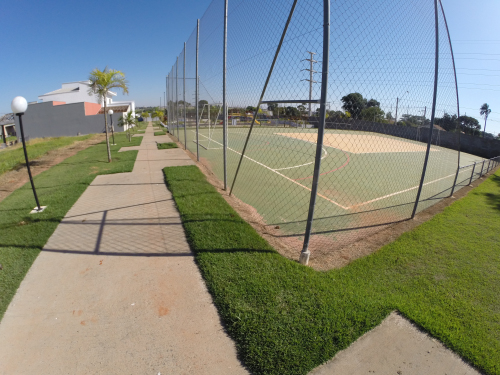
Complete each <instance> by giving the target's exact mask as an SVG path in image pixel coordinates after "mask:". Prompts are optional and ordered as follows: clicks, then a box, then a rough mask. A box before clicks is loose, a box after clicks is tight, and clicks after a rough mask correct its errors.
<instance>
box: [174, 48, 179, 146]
mask: <svg viewBox="0 0 500 375" xmlns="http://www.w3.org/2000/svg"><path fill="white" fill-rule="evenodd" d="M178 90H179V56H177V60H176V61H175V127H176V128H177V140H179V139H180V138H179V91H178Z"/></svg>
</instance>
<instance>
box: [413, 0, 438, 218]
mask: <svg viewBox="0 0 500 375" xmlns="http://www.w3.org/2000/svg"><path fill="white" fill-rule="evenodd" d="M434 22H435V37H436V50H435V56H434V93H433V97H432V113H431V123H430V126H429V140H428V142H427V150H426V152H425V159H424V167H423V169H422V177H421V178H420V185H419V186H418V192H417V197H416V199H415V205H414V206H413V212H412V214H411V218H412V219H413V218H414V217H415V214H416V213H417V208H418V201H419V200H420V194H421V193H422V187H423V186H424V180H425V172H426V170H427V163H428V162H429V152H430V150H431V141H432V132H433V130H434V116H435V114H436V96H437V84H438V72H439V20H438V8H437V0H434Z"/></svg>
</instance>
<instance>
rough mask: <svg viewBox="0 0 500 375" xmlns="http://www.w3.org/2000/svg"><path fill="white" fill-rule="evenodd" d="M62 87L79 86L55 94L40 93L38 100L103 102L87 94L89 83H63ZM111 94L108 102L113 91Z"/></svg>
mask: <svg viewBox="0 0 500 375" xmlns="http://www.w3.org/2000/svg"><path fill="white" fill-rule="evenodd" d="M62 88H63V89H76V88H79V90H78V91H70V92H63V93H56V94H49V95H40V96H39V97H38V100H41V101H42V102H52V101H53V102H65V103H67V104H69V103H81V102H87V103H97V104H101V105H102V104H103V103H99V101H98V99H97V97H96V96H95V95H89V94H88V90H89V85H88V84H85V83H84V82H68V83H63V84H62ZM113 94H114V95H113ZM113 94H109V95H108V104H109V103H110V101H111V100H112V99H111V98H112V97H113V96H116V94H115V93H113Z"/></svg>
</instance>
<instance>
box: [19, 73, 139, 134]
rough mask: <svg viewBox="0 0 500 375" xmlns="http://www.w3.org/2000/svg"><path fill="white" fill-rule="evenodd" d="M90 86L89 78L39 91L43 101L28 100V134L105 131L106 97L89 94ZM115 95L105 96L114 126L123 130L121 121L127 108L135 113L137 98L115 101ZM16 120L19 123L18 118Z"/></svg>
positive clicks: (25, 126) (26, 127)
mask: <svg viewBox="0 0 500 375" xmlns="http://www.w3.org/2000/svg"><path fill="white" fill-rule="evenodd" d="M89 88H90V81H76V82H67V83H63V84H62V87H61V88H60V89H57V90H54V91H51V92H48V93H46V94H43V95H40V96H39V97H38V99H39V101H40V102H38V103H37V102H35V103H28V109H27V110H26V112H25V115H24V117H23V125H24V129H25V134H26V136H29V137H31V138H40V137H61V136H75V135H79V134H81V135H83V134H92V133H101V132H104V131H105V126H104V100H101V101H99V99H98V98H97V97H96V96H95V95H89ZM116 95H117V94H116V93H115V92H109V93H108V95H107V97H106V98H105V100H106V107H107V109H108V110H110V109H112V110H113V112H114V113H113V115H112V118H113V127H114V129H115V131H117V132H120V131H124V130H127V128H126V127H117V124H118V121H119V119H120V118H121V117H122V116H123V115H124V114H126V113H128V112H132V115H133V116H135V102H134V101H117V102H115V101H113V97H115V96H116ZM108 120H109V117H108ZM15 121H16V123H17V121H18V119H17V118H16V119H15ZM108 123H109V121H108Z"/></svg>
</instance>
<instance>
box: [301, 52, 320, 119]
mask: <svg viewBox="0 0 500 375" xmlns="http://www.w3.org/2000/svg"><path fill="white" fill-rule="evenodd" d="M307 53H309V54H311V58H310V59H304V60H302V61H309V69H302V70H301V72H302V71H304V70H305V71H308V72H309V79H301V81H309V117H311V116H312V110H311V100H312V90H313V83H317V81H315V80H314V76H313V75H314V73H317V71H316V70H314V63H317V61H316V60H314V59H313V56H314V55H316V54H315V53H314V52H309V51H307Z"/></svg>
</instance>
